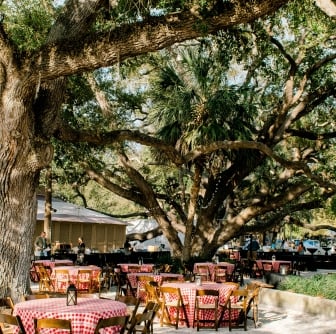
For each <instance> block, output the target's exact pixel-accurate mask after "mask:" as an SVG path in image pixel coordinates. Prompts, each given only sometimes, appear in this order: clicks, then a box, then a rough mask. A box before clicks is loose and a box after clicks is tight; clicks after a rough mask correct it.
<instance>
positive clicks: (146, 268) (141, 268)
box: [118, 263, 154, 273]
mask: <svg viewBox="0 0 336 334" xmlns="http://www.w3.org/2000/svg"><path fill="white" fill-rule="evenodd" d="M118 266H119V267H120V269H121V271H122V272H123V273H129V272H131V270H130V269H129V268H128V267H130V266H131V267H134V268H136V272H139V273H152V272H153V268H154V264H153V263H143V264H137V263H118Z"/></svg>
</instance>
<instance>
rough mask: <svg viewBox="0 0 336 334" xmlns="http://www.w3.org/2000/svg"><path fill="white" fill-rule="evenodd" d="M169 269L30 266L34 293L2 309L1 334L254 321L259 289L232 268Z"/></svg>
mask: <svg viewBox="0 0 336 334" xmlns="http://www.w3.org/2000/svg"><path fill="white" fill-rule="evenodd" d="M204 268H207V273H205V272H203V270H204ZM171 269H172V266H171V265H170V264H166V265H160V266H158V265H156V264H154V263H149V264H143V263H139V264H138V263H119V264H116V265H115V266H114V267H113V268H111V267H110V268H105V267H104V268H101V267H98V266H94V265H77V264H74V263H73V262H72V261H70V260H62V261H56V260H53V261H50V260H39V261H34V262H33V263H32V268H31V271H33V272H34V274H31V279H32V288H33V291H32V294H31V295H27V296H23V297H22V301H20V302H18V303H13V302H11V303H8V304H7V306H8V307H6V309H7V311H6V312H1V314H0V333H2V332H3V333H29V334H35V333H40V327H39V326H41V328H42V327H43V326H46V327H48V326H50V328H49V330H48V333H59V330H60V328H63V329H66V330H68V332H70V333H77V334H98V333H99V331H98V330H97V328H99V327H100V326H103V325H104V326H105V325H106V326H107V327H106V328H105V330H104V333H121V332H123V331H126V333H130V334H131V333H135V332H137V331H142V333H153V324H154V323H156V324H157V326H160V327H166V326H167V327H170V328H174V329H176V330H177V329H179V328H197V330H199V329H200V328H203V327H205V328H208V329H209V328H213V329H214V330H217V329H218V328H220V327H228V328H230V329H231V328H234V327H235V326H239V327H241V328H243V329H245V330H246V321H247V316H248V315H249V316H251V317H252V319H253V320H254V321H255V323H257V317H258V316H257V313H258V293H259V289H260V286H257V285H242V284H241V282H234V281H233V278H234V272H235V270H236V266H235V264H234V263H210V262H207V263H195V264H194V269H193V273H192V275H190V273H189V274H188V275H186V274H185V273H178V272H172V270H171ZM3 310H4V308H2V311H3ZM4 313H6V314H4ZM41 319H43V320H44V319H49V320H50V322H49V323H47V322H46V323H43V322H41V321H40V320H41ZM103 320H104V321H103ZM1 324H2V325H1ZM1 326H2V327H1ZM9 329H10V331H8V330H9ZM6 330H7V331H6ZM65 332H66V331H65ZM41 333H44V332H43V331H41ZM62 333H63V332H62Z"/></svg>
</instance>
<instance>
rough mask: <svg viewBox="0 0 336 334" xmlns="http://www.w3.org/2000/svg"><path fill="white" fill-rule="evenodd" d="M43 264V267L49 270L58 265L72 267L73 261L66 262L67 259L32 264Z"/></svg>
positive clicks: (37, 261) (39, 261)
mask: <svg viewBox="0 0 336 334" xmlns="http://www.w3.org/2000/svg"><path fill="white" fill-rule="evenodd" d="M39 263H41V264H43V265H44V266H47V267H50V268H54V267H55V266H59V265H64V266H71V265H73V261H71V260H68V259H59V260H57V259H56V260H54V261H51V260H36V261H34V264H39Z"/></svg>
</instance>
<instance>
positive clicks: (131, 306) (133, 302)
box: [116, 295, 140, 325]
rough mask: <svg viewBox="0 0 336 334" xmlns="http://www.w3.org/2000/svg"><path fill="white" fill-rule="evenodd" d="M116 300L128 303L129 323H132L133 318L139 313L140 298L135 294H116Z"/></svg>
mask: <svg viewBox="0 0 336 334" xmlns="http://www.w3.org/2000/svg"><path fill="white" fill-rule="evenodd" d="M116 300H117V301H118V302H122V303H124V304H126V305H127V311H128V315H129V318H128V325H130V323H131V321H132V319H133V318H134V316H135V315H136V314H137V312H138V309H139V306H140V300H139V299H138V298H136V297H133V296H122V295H119V296H116Z"/></svg>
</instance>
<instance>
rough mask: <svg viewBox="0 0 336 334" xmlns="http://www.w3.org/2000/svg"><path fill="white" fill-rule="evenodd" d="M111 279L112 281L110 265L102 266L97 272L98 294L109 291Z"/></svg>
mask: <svg viewBox="0 0 336 334" xmlns="http://www.w3.org/2000/svg"><path fill="white" fill-rule="evenodd" d="M113 281H114V273H113V269H112V268H110V267H106V268H103V270H102V271H101V272H100V274H99V285H98V292H99V296H100V294H101V293H102V292H108V291H110V288H111V285H112V283H113Z"/></svg>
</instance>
